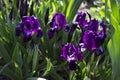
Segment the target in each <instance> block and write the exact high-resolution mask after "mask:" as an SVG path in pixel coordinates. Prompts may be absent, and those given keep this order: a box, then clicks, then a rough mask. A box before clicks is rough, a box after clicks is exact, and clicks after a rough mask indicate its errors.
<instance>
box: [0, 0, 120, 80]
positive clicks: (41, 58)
mask: <svg viewBox="0 0 120 80" xmlns="http://www.w3.org/2000/svg"><path fill="white" fill-rule="evenodd" d="M11 1H12V3H11V2H9V0H0V74H3V75H6V76H7V77H9V78H10V79H11V80H37V79H41V78H40V77H44V78H46V79H51V80H92V79H94V80H110V79H111V73H112V69H111V62H110V58H109V55H108V51H107V49H106V45H107V42H108V41H107V39H106V42H105V44H104V45H103V46H101V47H103V48H104V51H105V52H104V54H102V55H101V56H99V57H95V55H91V53H89V52H85V54H83V55H84V60H83V61H82V62H77V65H78V69H77V70H75V71H70V70H68V64H67V62H66V61H64V60H63V59H61V56H60V55H61V45H62V44H65V43H67V39H68V37H67V36H68V33H66V32H64V30H61V31H60V32H58V33H56V34H55V36H54V37H53V39H51V40H49V39H48V38H47V32H48V30H49V28H50V26H49V22H50V21H51V19H52V17H53V15H54V14H55V13H57V12H59V13H63V14H64V15H65V16H66V18H67V22H68V23H70V24H72V22H73V21H74V19H75V16H76V14H77V12H78V11H79V9H80V5H81V3H82V2H83V1H84V0H28V3H29V4H28V11H27V15H30V9H31V5H32V3H33V4H34V7H33V14H34V16H35V17H37V18H38V19H39V22H40V26H41V28H42V30H43V37H42V38H41V39H38V38H35V37H33V39H32V40H31V41H29V42H28V43H23V42H22V37H23V36H20V37H17V36H16V35H15V34H16V33H15V28H16V26H17V25H18V24H19V23H20V21H21V16H20V1H21V0H19V1H17V0H11ZM111 1H112V0H111ZM100 2H101V1H100ZM116 2H117V0H116ZM116 2H114V3H113V4H114V5H112V6H111V11H112V14H111V15H110V16H111V19H110V20H111V23H112V25H113V26H114V28H115V32H114V36H113V37H112V39H111V40H110V42H109V44H108V49H109V52H110V56H111V59H112V67H113V73H114V74H113V76H114V77H116V75H117V74H116V73H119V72H117V71H120V70H117V69H118V68H119V67H120V65H119V63H118V62H119V59H118V58H119V56H120V54H119V52H120V51H119V45H118V44H119V41H120V40H119V38H118V37H119V35H120V34H119V26H120V25H119V23H120V22H119V21H120V17H118V16H119V15H120V14H119V8H118V6H120V5H117V4H118V3H116ZM118 2H119V1H118ZM101 3H102V2H101ZM105 6H107V5H105ZM105 6H104V5H102V7H99V8H100V10H97V8H96V7H94V8H91V9H90V10H88V12H90V13H91V15H92V16H93V17H95V18H97V19H98V20H102V19H106V20H104V21H107V19H108V15H107V16H106V14H109V13H107V11H106V12H105ZM48 8H49V16H48V23H47V24H45V22H44V17H45V13H46V10H47V9H48ZM12 9H13V14H12V20H11V19H10V12H11V10H12ZM96 10H97V14H96ZM108 11H109V10H108ZM116 13H117V14H116ZM100 16H101V17H100ZM105 17H106V18H105ZM108 23H109V20H108ZM109 25H110V23H109V24H108V27H109ZM108 35H109V34H108ZM110 37H111V35H110ZM80 38H81V31H80V30H79V29H77V30H76V31H75V32H74V34H73V37H72V42H73V43H74V44H78V43H79V40H80ZM107 38H109V37H107ZM108 40H109V39H108ZM114 54H115V55H114ZM116 61H117V63H116ZM116 65H118V66H116ZM118 75H119V74H118Z"/></svg>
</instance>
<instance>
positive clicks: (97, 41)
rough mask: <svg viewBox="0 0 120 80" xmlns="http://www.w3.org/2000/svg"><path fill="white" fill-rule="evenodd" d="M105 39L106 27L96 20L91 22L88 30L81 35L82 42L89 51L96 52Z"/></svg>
mask: <svg viewBox="0 0 120 80" xmlns="http://www.w3.org/2000/svg"><path fill="white" fill-rule="evenodd" d="M105 37H106V25H105V24H104V23H103V22H101V23H99V22H98V21H97V20H95V19H94V20H91V22H90V23H89V26H88V29H87V30H86V31H85V32H84V33H83V42H84V44H85V46H86V47H87V48H88V49H90V50H91V51H94V50H98V49H99V47H100V46H101V45H102V44H103V42H104V39H105Z"/></svg>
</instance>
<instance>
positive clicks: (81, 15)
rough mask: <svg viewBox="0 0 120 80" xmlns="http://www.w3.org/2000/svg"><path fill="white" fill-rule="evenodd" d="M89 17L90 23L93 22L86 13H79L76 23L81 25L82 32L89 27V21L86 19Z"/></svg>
mask: <svg viewBox="0 0 120 80" xmlns="http://www.w3.org/2000/svg"><path fill="white" fill-rule="evenodd" d="M87 16H88V18H89V21H90V20H91V15H90V14H89V13H85V12H79V13H78V15H77V18H76V22H77V23H78V24H79V26H80V27H81V29H82V30H84V29H85V28H86V27H87V26H88V20H87V19H86V17H87Z"/></svg>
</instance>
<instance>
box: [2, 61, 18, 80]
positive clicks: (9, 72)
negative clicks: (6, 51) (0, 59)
mask: <svg viewBox="0 0 120 80" xmlns="http://www.w3.org/2000/svg"><path fill="white" fill-rule="evenodd" d="M6 65H9V63H8V64H6ZM4 67H5V66H4ZM0 69H3V66H0ZM1 74H4V75H6V76H8V77H9V78H10V79H11V80H18V79H17V76H16V74H15V72H14V71H12V70H11V69H10V68H8V66H6V67H5V68H4V69H3V70H2V73H1Z"/></svg>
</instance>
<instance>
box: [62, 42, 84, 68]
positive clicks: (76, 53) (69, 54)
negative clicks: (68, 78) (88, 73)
mask: <svg viewBox="0 0 120 80" xmlns="http://www.w3.org/2000/svg"><path fill="white" fill-rule="evenodd" d="M61 56H62V57H64V58H65V59H66V60H67V61H68V64H69V66H68V68H69V69H70V70H75V69H76V63H75V62H76V60H78V61H82V59H83V56H82V54H81V51H80V48H79V47H77V46H74V45H73V44H71V43H68V44H65V45H63V46H62V54H61Z"/></svg>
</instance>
